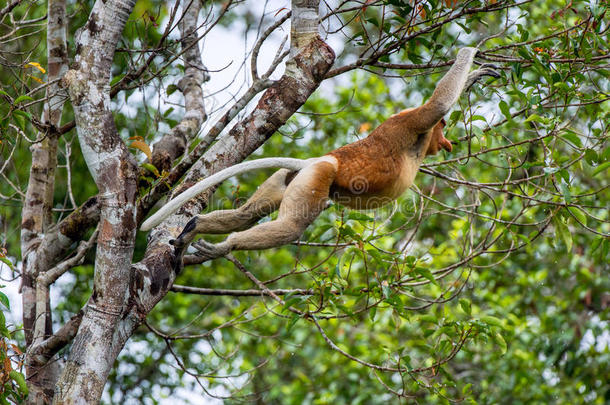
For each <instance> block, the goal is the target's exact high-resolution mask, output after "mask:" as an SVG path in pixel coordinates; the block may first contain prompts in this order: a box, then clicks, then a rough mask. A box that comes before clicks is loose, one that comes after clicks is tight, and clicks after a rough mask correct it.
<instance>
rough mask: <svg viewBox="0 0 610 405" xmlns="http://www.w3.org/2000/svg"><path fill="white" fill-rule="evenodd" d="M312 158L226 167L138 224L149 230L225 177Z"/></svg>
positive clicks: (295, 167)
mask: <svg viewBox="0 0 610 405" xmlns="http://www.w3.org/2000/svg"><path fill="white" fill-rule="evenodd" d="M311 161H312V159H306V160H303V159H293V158H264V159H258V160H252V161H248V162H242V163H239V164H237V165H235V166H231V167H228V168H226V169H224V170H221V171H219V172H218V173H215V174H213V175H211V176H210V177H206V178H205V179H203V180H201V181H199V182H198V183H197V184H195V185H194V186H192V187H191V188H189V189H188V190H186V191H184V192H183V193H181V194H179V195H178V196H177V197H176V198H174V199H173V200H170V201H168V202H167V203H166V204H165V205H164V206H163V207H162V208H161V209H160V210H159V211H157V212H156V213H155V214H154V215H153V216H151V217H150V218H148V219H147V220H146V221H144V222H143V223H142V225H141V226H140V230H141V231H149V230H151V229H152V228H154V227H155V226H157V225H159V224H160V223H161V222H162V221H163V220H164V219H165V218H167V217H169V216H170V215H171V214H173V213H174V212H176V211H177V210H178V209H179V208H180V207H182V206H183V205H184V204H185V203H186V202H187V201H188V200H190V199H191V198H193V197H195V196H196V195H198V194H201V193H202V192H204V191H205V190H207V189H209V188H211V187H213V186H215V185H216V184H219V183H222V182H223V181H225V180H226V179H228V178H230V177H233V176H237V175H239V174H241V173H245V172H249V171H252V170H256V169H268V168H275V167H281V168H286V169H290V170H301V169H303V168H304V167H306V166H308V165H309V164H310V163H311Z"/></svg>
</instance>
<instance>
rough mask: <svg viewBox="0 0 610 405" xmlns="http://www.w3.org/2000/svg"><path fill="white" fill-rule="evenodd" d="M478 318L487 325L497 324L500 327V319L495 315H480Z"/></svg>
mask: <svg viewBox="0 0 610 405" xmlns="http://www.w3.org/2000/svg"><path fill="white" fill-rule="evenodd" d="M480 319H481V321H482V322H483V323H486V324H488V325H491V326H498V327H500V328H501V327H502V321H501V320H500V319H499V318H496V317H495V316H491V315H485V316H482V317H481V318H480Z"/></svg>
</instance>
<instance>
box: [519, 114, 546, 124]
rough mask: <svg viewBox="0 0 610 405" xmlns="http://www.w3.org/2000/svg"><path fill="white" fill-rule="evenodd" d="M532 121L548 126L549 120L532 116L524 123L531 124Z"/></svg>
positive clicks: (536, 115) (535, 115)
mask: <svg viewBox="0 0 610 405" xmlns="http://www.w3.org/2000/svg"><path fill="white" fill-rule="evenodd" d="M532 121H535V122H540V123H542V124H548V122H549V119H548V118H544V117H541V116H539V115H538V114H532V115H530V116H529V117H527V119H526V120H525V122H532Z"/></svg>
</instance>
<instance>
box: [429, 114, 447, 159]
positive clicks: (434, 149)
mask: <svg viewBox="0 0 610 405" xmlns="http://www.w3.org/2000/svg"><path fill="white" fill-rule="evenodd" d="M445 125H446V123H445V119H444V118H443V119H442V120H440V121H439V122H438V123H437V124H436V125H435V126H434V127H433V128H432V137H431V138H430V144H429V145H428V150H426V156H428V155H436V154H437V153H438V151H440V150H441V148H442V149H445V150H446V151H447V152H451V149H452V146H451V142H449V140H448V139H447V138H445V135H443V129H444V128H445Z"/></svg>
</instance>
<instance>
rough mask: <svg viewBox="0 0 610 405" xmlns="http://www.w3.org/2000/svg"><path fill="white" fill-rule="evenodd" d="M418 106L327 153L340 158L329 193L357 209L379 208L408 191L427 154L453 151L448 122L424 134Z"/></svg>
mask: <svg viewBox="0 0 610 405" xmlns="http://www.w3.org/2000/svg"><path fill="white" fill-rule="evenodd" d="M418 113H419V111H418V109H409V110H405V111H402V112H400V113H398V114H395V115H393V116H391V117H390V118H389V119H387V120H386V121H385V122H383V123H382V124H381V125H380V126H379V127H377V128H376V129H375V130H374V131H373V132H371V134H370V135H369V136H368V137H367V138H364V139H362V140H359V141H357V142H354V143H351V144H349V145H345V146H342V147H340V148H338V149H336V150H334V151H332V152H330V153H328V155H330V156H332V157H334V158H336V159H337V162H338V163H337V176H336V178H335V181H334V182H333V184H332V186H331V191H330V196H331V198H332V199H333V200H335V201H337V202H339V203H340V204H342V205H346V206H348V207H350V208H355V209H369V208H377V207H380V206H382V205H384V204H386V203H388V202H390V201H392V200H394V199H396V198H397V197H399V196H400V195H401V194H402V193H404V192H405V191H406V189H407V188H409V187H410V186H411V184H412V183H413V179H414V178H415V175H416V174H417V171H418V170H419V165H420V164H421V162H422V161H423V158H424V157H425V156H427V155H431V154H435V153H438V151H439V150H440V149H441V148H444V149H446V150H449V151H451V143H450V142H449V141H448V140H447V139H446V138H445V137H444V136H443V128H444V127H445V121H444V120H441V121H439V122H438V123H437V124H436V125H434V127H433V128H432V129H430V130H428V131H426V132H424V133H419V134H418V133H416V132H414V131H412V130H411V128H417V127H418V126H417V125H416V123H414V122H413V121H417V119H418Z"/></svg>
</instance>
